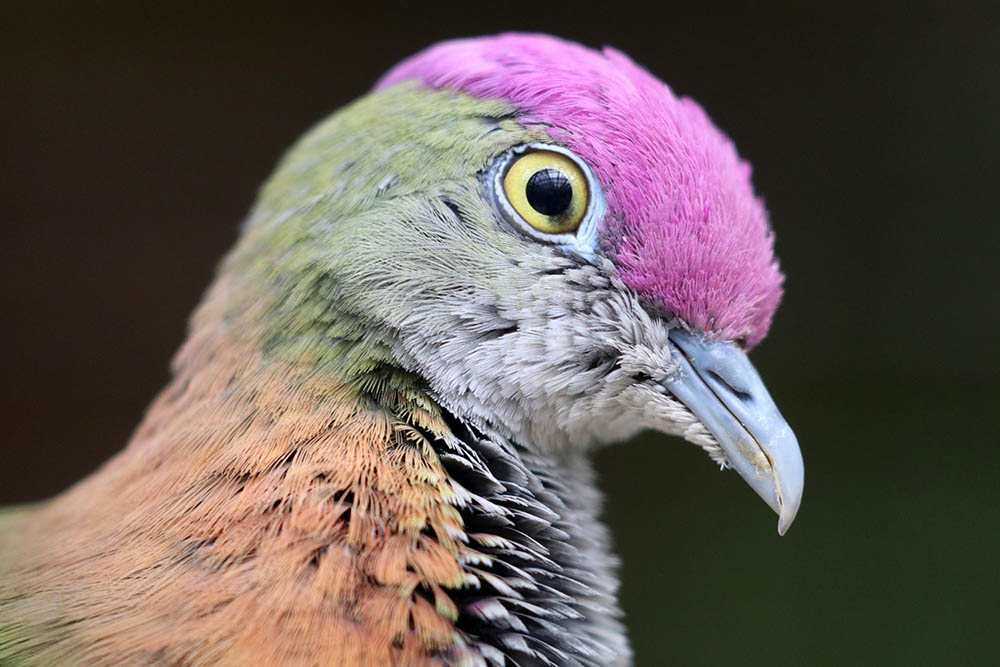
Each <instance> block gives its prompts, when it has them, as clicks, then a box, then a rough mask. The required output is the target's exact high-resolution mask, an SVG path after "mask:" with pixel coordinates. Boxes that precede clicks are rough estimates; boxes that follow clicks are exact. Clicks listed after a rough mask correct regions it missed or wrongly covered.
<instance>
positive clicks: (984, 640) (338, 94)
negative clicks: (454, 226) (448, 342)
mask: <svg viewBox="0 0 1000 667" xmlns="http://www.w3.org/2000/svg"><path fill="white" fill-rule="evenodd" d="M164 4H166V3H164ZM169 4H170V6H171V7H172V9H166V10H165V9H161V8H157V9H154V8H153V7H155V5H152V4H151V5H149V6H148V7H145V8H143V7H142V6H140V5H131V4H130V5H125V4H124V3H123V4H121V5H118V4H110V3H84V2H78V3H75V4H71V5H66V6H64V7H63V6H59V5H49V6H48V7H47V8H45V9H27V8H26V6H21V5H14V4H12V3H5V5H4V7H3V12H2V15H0V127H2V132H3V134H2V144H0V151H2V153H0V156H2V161H0V202H2V206H3V209H2V210H3V213H2V218H0V225H2V229H0V279H2V290H0V300H2V303H0V306H2V311H0V312H2V316H0V319H2V326H0V376H2V378H3V385H2V386H3V391H2V401H0V418H2V420H3V426H4V435H3V449H2V451H3V464H2V470H0V496H2V497H0V500H2V501H21V500H28V499H37V498H43V497H45V496H48V495H51V494H53V493H55V492H57V491H58V490H59V489H62V488H64V487H65V486H66V485H67V484H69V483H70V482H72V481H73V480H75V479H77V478H79V477H80V476H81V475H83V474H85V473H86V472H87V471H89V470H91V469H93V468H94V467H95V466H96V465H98V463H99V462H100V461H102V460H104V459H105V458H106V457H108V456H109V455H111V454H112V453H113V452H114V451H116V450H117V449H119V448H120V447H121V446H122V445H123V444H124V442H125V441H126V439H127V437H128V435H129V432H130V431H131V429H132V428H133V427H134V426H135V424H136V423H137V421H138V419H139V418H140V415H141V413H142V410H143V408H144V407H145V405H146V404H147V402H148V401H149V400H150V399H151V398H152V396H153V395H154V394H155V392H156V391H157V389H158V388H159V387H160V386H161V385H162V384H163V382H164V380H165V379H166V373H167V360H168V359H169V357H170V355H171V354H172V352H173V350H174V349H175V348H176V347H177V345H178V344H179V343H180V341H181V340H182V338H183V335H184V323H185V319H186V317H187V315H188V313H189V312H190V311H191V309H192V308H193V307H194V305H195V303H196V302H197V300H198V298H199V295H200V293H201V291H202V290H203V289H204V287H205V285H206V284H207V283H208V281H209V279H210V276H211V272H212V267H213V265H214V263H215V261H216V260H217V258H218V257H219V256H220V255H221V254H222V253H223V252H224V251H225V249H226V248H227V247H228V246H229V245H230V244H231V243H232V241H233V240H234V238H235V234H236V226H237V223H238V222H239V220H240V218H241V217H242V215H243V214H244V212H245V211H246V210H247V209H248V207H249V205H250V202H251V200H252V198H253V196H254V191H255V189H256V187H257V185H258V184H259V183H260V182H262V181H263V180H264V179H265V178H266V176H267V174H268V172H269V171H270V169H271V167H272V166H273V164H274V162H275V160H276V159H277V157H278V156H279V154H280V152H281V151H282V150H283V149H284V148H285V147H286V146H287V145H288V144H289V143H290V142H291V141H292V140H293V139H294V138H295V137H296V136H297V135H298V134H299V133H300V132H301V131H303V130H304V129H305V128H306V127H307V126H309V125H310V124H311V123H313V122H315V121H316V120H318V119H319V118H321V117H322V116H324V115H325V114H327V113H328V112H330V111H331V110H333V109H335V108H337V107H339V106H340V105H342V104H343V103H345V102H347V101H348V100H350V99H352V98H354V97H356V96H358V95H361V94H363V93H364V92H365V91H366V89H367V88H368V87H369V86H370V85H371V83H372V82H373V81H374V79H375V78H376V77H377V76H378V74H379V73H381V72H382V71H384V70H385V69H386V68H387V67H389V66H390V65H392V64H393V63H394V62H396V61H397V60H399V59H400V58H402V57H404V56H406V55H407V54H409V53H411V52H413V51H415V50H416V49H418V48H420V47H422V46H424V45H426V44H428V43H430V42H433V41H435V40H438V39H442V38H446V37H455V36H465V35H472V34H481V33H489V32H496V31H498V30H501V29H509V28H518V29H537V30H545V31H548V32H555V33H559V34H562V35H564V36H567V37H571V38H575V39H578V40H581V41H583V42H585V43H588V44H591V45H600V44H604V43H610V44H613V45H615V46H617V47H619V48H621V49H623V50H625V51H627V52H628V53H630V54H631V55H632V56H633V57H635V58H636V59H637V60H638V61H639V62H641V63H643V64H645V65H646V66H647V67H648V68H649V69H651V70H652V71H653V72H654V73H656V74H657V75H659V76H661V77H662V78H663V79H665V80H666V81H667V82H669V83H670V84H671V85H672V86H673V87H674V88H675V90H677V91H678V92H680V93H683V94H686V95H691V96H693V97H695V98H696V99H698V100H699V101H701V102H702V104H704V105H705V106H706V108H707V109H708V111H709V113H710V114H711V115H712V116H713V118H714V119H715V120H716V122H717V123H718V124H719V125H720V126H722V127H723V128H724V129H725V130H726V131H728V132H729V133H730V134H731V136H732V137H733V138H734V139H735V140H736V142H737V144H738V146H739V147H740V150H741V152H742V153H743V155H745V156H746V157H748V158H749V159H750V160H751V161H752V162H753V163H754V165H755V177H754V178H755V181H756V184H757V186H758V188H759V190H760V192H761V193H763V195H764V196H765V198H766V200H767V204H768V206H769V208H770V210H771V213H772V218H773V222H774V225H775V228H776V229H777V233H778V251H779V253H780V255H781V257H782V260H783V265H784V268H785V271H786V273H787V275H788V282H787V295H786V298H785V301H784V304H783V306H782V309H781V310H780V311H779V314H778V317H777V320H776V322H775V325H774V328H773V330H772V334H771V336H770V337H769V339H768V340H767V341H766V342H765V343H764V344H763V345H761V347H760V348H759V349H758V350H756V351H755V352H754V354H753V358H754V360H755V362H756V364H757V365H758V368H759V369H760V370H761V373H762V375H763V376H764V378H765V380H766V381H767V383H768V385H769V387H770V389H771V391H772V393H773V395H774V396H775V398H776V400H777V402H778V404H779V406H780V407H781V408H782V411H783V412H784V414H785V416H786V417H787V419H788V421H789V422H790V423H791V424H792V426H793V427H794V428H795V430H796V431H797V433H798V436H799V441H800V443H801V446H802V449H803V452H804V455H805V461H806V492H805V498H804V501H803V505H802V510H801V512H800V514H799V517H798V520H797V521H796V523H795V525H794V526H793V528H792V530H791V531H790V533H789V534H788V535H787V536H785V537H784V538H779V537H778V536H777V534H776V533H775V525H776V518H775V517H774V516H773V515H771V514H770V510H768V509H767V507H766V506H765V505H764V504H763V503H762V502H761V501H760V500H758V499H757V498H756V497H755V496H754V495H753V493H752V492H751V491H750V489H749V488H748V487H746V485H745V484H744V483H743V482H742V481H741V480H740V479H739V478H738V476H736V475H735V474H734V473H732V472H726V473H719V472H717V471H716V469H715V468H714V467H713V466H712V465H711V463H710V462H709V461H708V460H707V458H706V457H705V456H704V455H703V454H702V453H701V452H700V450H698V449H697V448H695V447H693V446H691V445H688V444H686V443H682V442H681V441H678V440H669V439H666V438H660V437H645V438H641V439H640V440H639V441H638V442H634V443H630V444H628V445H621V446H617V447H614V448H611V449H608V450H606V451H604V452H602V453H601V454H600V455H599V457H598V465H599V467H600V470H601V476H602V484H603V486H604V488H605V489H606V491H607V495H608V503H607V518H608V521H609V522H610V524H611V525H612V527H613V530H614V534H615V538H616V541H617V544H618V548H619V550H620V552H621V554H622V556H623V559H624V562H625V565H624V568H623V571H622V579H623V586H622V599H623V602H624V605H625V609H626V611H627V614H628V624H629V627H630V629H631V633H632V638H633V641H634V644H635V649H636V655H637V662H638V664H639V665H662V664H668V663H669V664H679V665H735V664H739V665H768V666H770V667H774V666H776V665H855V664H870V665H965V664H968V665H985V664H994V663H995V662H996V661H997V657H996V651H995V646H996V639H995V633H996V632H997V625H998V623H997V621H998V620H1000V600H998V591H1000V585H998V581H1000V577H998V574H997V556H998V552H1000V548H998V547H1000V539H998V534H997V532H998V527H1000V502H998V501H1000V493H998V490H997V489H998V481H997V477H998V475H997V473H998V468H1000V465H998V461H1000V457H998V454H997V448H998V447H997V445H998V441H997V440H998V439H997V435H996V432H995V427H996V425H997V422H998V420H997V416H996V415H997V408H996V405H997V400H998V399H1000V391H998V388H997V380H998V370H1000V368H998V364H997V355H996V345H997V336H998V334H997V325H998V315H997V313H998V308H997V303H996V301H997V300H996V292H997V288H998V286H1000V285H998V282H1000V281H998V280H997V273H998V272H997V253H998V250H1000V232H998V228H1000V216H998V206H997V187H996V181H997V178H998V173H1000V170H998V159H997V155H998V152H1000V122H998V118H1000V83H998V79H1000V45H998V42H1000V14H998V11H997V10H995V9H992V8H989V9H978V10H976V9H968V10H966V9H961V10H960V9H955V8H950V9H949V8H946V7H947V5H946V4H945V3H941V5H940V7H938V6H936V5H930V4H923V5H916V4H913V3H899V4H898V5H888V4H878V3H875V4H871V3H864V4H858V5H853V6H852V5H845V4H837V5H832V6H830V7H827V8H814V9H808V10H807V9H802V8H801V7H799V4H798V3H792V2H787V3H777V4H772V5H768V6H767V7H756V8H754V7H751V6H742V5H741V6H736V5H718V4H713V5H711V6H706V7H704V8H703V9H692V8H691V7H690V6H689V5H687V4H685V5H670V4H665V5H660V6H659V8H658V9H656V10H655V11H654V10H651V9H649V8H642V7H641V6H639V5H629V4H627V3H622V2H612V3H603V4H585V3H572V2H564V3H555V2H552V1H551V0H547V1H545V2H535V3H517V5H516V6H512V5H510V4H508V3H484V2H481V1H480V2H477V3H466V4H465V5H455V6H451V7H447V8H446V7H443V6H440V5H426V4H424V5H421V4H412V5H409V6H408V8H407V6H406V5H398V6H397V5H387V4H384V3H356V4H350V5H349V4H343V3H342V4H339V5H338V4H337V3H334V2H330V3H327V4H324V5H313V6H311V7H310V8H308V9H293V8H290V7H285V8H282V9H281V10H280V11H267V10H266V9H264V8H263V7H262V6H260V5H258V4H257V3H253V2H244V3H240V4H239V5H234V6H232V7H231V8H230V9H227V10H222V9H219V8H217V7H216V8H206V7H205V6H197V7H195V6H194V4H193V3H180V4H178V3H176V2H174V3H169ZM126 7H129V8H126ZM984 7H996V3H991V4H990V5H985V4H984Z"/></svg>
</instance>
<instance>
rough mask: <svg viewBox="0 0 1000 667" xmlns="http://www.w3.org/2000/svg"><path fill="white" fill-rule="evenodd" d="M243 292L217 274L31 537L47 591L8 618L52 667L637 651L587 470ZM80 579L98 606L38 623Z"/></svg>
mask: <svg viewBox="0 0 1000 667" xmlns="http://www.w3.org/2000/svg"><path fill="white" fill-rule="evenodd" d="M233 290H234V286H233V285H232V284H229V283H227V278H226V277H225V276H223V277H222V278H220V280H219V281H217V283H216V285H215V286H214V287H213V289H212V291H211V292H210V293H209V295H208V296H207V298H206V301H205V303H204V304H203V306H202V307H201V308H200V309H199V311H198V312H197V313H196V316H195V318H194V320H193V323H192V333H191V335H190V337H189V339H188V341H187V342H186V344H185V345H184V347H183V348H182V350H181V351H180V353H179V354H178V357H177V358H176V360H175V364H174V369H175V377H174V379H173V381H172V382H171V383H170V385H169V386H168V387H167V388H166V389H165V390H164V392H163V393H162V394H161V396H160V397H159V398H158V399H157V400H156V401H155V402H154V404H153V405H152V406H151V408H150V410H149V412H148V413H147V415H146V417H145V419H144V421H143V423H142V424H141V426H140V427H139V429H138V430H137V432H136V434H135V436H134V437H133V439H132V441H131V442H130V444H129V446H128V447H127V448H126V449H125V450H124V451H123V452H122V453H120V454H119V455H118V456H117V457H115V458H114V459H113V460H112V461H110V462H109V463H108V464H107V465H105V466H104V468H102V469H101V470H100V471H98V472H97V473H96V474H95V475H93V476H92V477H91V478H89V479H88V480H85V481H84V482H82V483H81V484H80V485H78V486H77V487H75V488H74V489H72V490H70V491H69V492H67V493H66V494H64V495H63V496H61V497H60V498H57V499H56V500H55V501H53V502H52V503H50V504H49V505H47V506H46V507H45V508H43V509H42V510H41V511H40V512H38V513H37V515H36V516H35V517H34V519H33V527H32V529H31V530H30V531H26V532H25V539H24V549H23V551H24V557H23V566H22V565H18V564H17V563H15V564H14V566H13V567H15V569H20V570H21V573H20V574H19V575H18V577H17V580H18V581H19V582H21V584H19V585H23V586H25V587H27V588H26V590H27V589H31V590H32V591H34V593H33V596H32V597H31V598H24V599H25V600H26V602H24V603H23V605H22V606H24V608H23V609H21V608H20V607H18V606H17V605H18V604H22V603H17V604H15V606H14V608H11V609H6V610H0V611H4V613H8V612H9V613H10V614H13V615H15V616H17V617H18V618H20V619H23V620H21V621H19V622H20V623H22V625H24V627H28V626H31V627H32V628H33V630H32V632H34V634H35V635H36V636H37V637H38V641H39V642H41V643H40V644H39V646H42V643H45V642H47V643H46V644H45V645H46V646H48V647H49V648H47V649H45V650H47V651H49V652H50V653H49V654H46V655H50V657H51V658H52V659H53V661H54V662H58V661H59V660H60V659H64V658H66V657H67V656H75V657H76V658H80V656H83V658H80V659H82V660H84V661H87V660H91V661H93V662H101V661H102V660H104V661H109V660H111V657H112V656H114V657H115V659H122V660H129V659H134V660H135V661H141V660H142V659H144V658H147V657H148V656H150V655H156V656H160V657H161V658H162V659H163V661H167V662H169V661H171V660H173V659H176V660H177V661H182V659H186V654H184V653H183V651H184V650H186V649H187V647H190V646H191V645H192V643H193V644H195V645H204V646H218V647H228V648H226V649H225V650H227V651H229V654H230V655H233V654H234V653H233V652H234V651H235V652H236V653H239V652H240V651H243V654H245V656H246V657H247V659H248V661H250V662H263V663H268V662H273V663H283V662H288V661H290V660H291V658H290V656H293V655H294V656H300V657H301V656H302V655H304V654H306V653H309V652H310V651H312V652H315V654H316V655H319V654H323V655H340V653H338V651H340V652H343V651H344V650H345V649H344V647H351V646H357V647H363V649H364V651H365V652H366V654H367V657H368V659H370V660H372V661H373V664H374V663H378V664H388V663H400V664H413V665H424V664H431V663H432V662H435V660H434V658H435V656H436V657H445V656H447V657H448V658H449V659H450V660H454V661H456V662H461V661H462V660H463V659H467V660H471V661H472V662H476V661H477V658H478V659H483V658H486V659H490V660H491V661H496V659H497V658H499V657H500V656H508V657H509V658H511V659H512V661H513V662H515V663H517V664H534V661H535V660H536V659H537V656H544V657H545V659H546V662H548V663H552V664H567V663H572V662H573V660H575V661H576V662H578V663H580V664H602V665H606V664H623V663H625V662H627V660H628V648H627V643H626V641H625V638H624V632H623V629H622V627H621V624H620V623H619V622H618V620H617V617H618V613H617V607H616V603H615V598H614V593H615V588H616V584H615V578H614V576H613V569H614V568H613V562H612V560H611V557H610V556H609V552H608V549H607V536H606V533H605V530H604V528H603V527H602V526H601V525H600V524H599V522H598V521H597V518H596V517H597V513H598V505H599V498H598V494H597V491H596V489H595V486H594V484H593V481H592V479H591V477H592V475H591V471H590V468H589V464H588V463H587V462H586V461H584V460H582V459H578V460H577V461H575V462H557V461H554V460H550V459H547V458H544V457H541V456H538V455H536V454H531V453H530V452H529V450H528V448H525V447H523V446H522V444H523V443H516V442H511V441H509V440H507V439H504V438H502V437H500V436H498V435H497V434H496V433H491V432H489V431H488V430H485V429H484V427H483V426H481V425H479V426H473V425H471V424H469V423H468V422H467V421H466V420H463V418H462V415H458V414H450V413H448V412H447V411H445V410H443V409H442V408H441V407H440V405H439V404H438V403H437V402H435V401H434V400H433V399H432V398H431V397H430V396H429V395H428V394H427V393H426V392H425V391H424V389H423V384H422V383H421V381H420V378H418V377H414V376H412V375H410V374H408V373H406V372H405V371H404V370H403V369H401V368H399V367H398V366H396V365H394V363H393V361H392V359H391V356H387V355H386V351H385V348H384V346H381V345H380V344H378V343H377V342H376V343H375V344H373V343H372V341H371V340H368V339H366V338H365V337H364V336H362V335H359V333H358V332H357V331H353V330H352V329H351V327H350V326H340V327H339V329H338V325H337V324H336V323H332V324H331V326H328V327H327V329H326V331H327V333H328V332H329V331H330V330H331V329H333V330H338V331H339V334H338V335H337V336H336V337H335V340H334V341H333V349H334V350H335V352H334V353H333V354H331V353H330V349H331V347H330V344H331V339H330V338H329V337H328V338H323V339H316V338H313V339H311V340H298V341H296V340H294V339H292V338H289V337H288V336H287V335H286V336H284V337H283V336H282V335H280V333H279V332H275V331H273V330H265V329H259V328H258V329H254V326H258V325H255V324H254V323H255V322H259V321H260V317H261V316H262V315H267V313H260V312H254V309H256V308H265V307H267V302H266V300H263V299H262V300H259V301H258V302H255V303H248V304H246V305H245V308H243V309H235V310H234V309H233V308H232V307H231V304H232V303H233V295H234V293H233ZM296 346H298V347H296ZM315 347H323V348H324V349H314V348H315ZM293 352H297V354H292V353H293ZM39 560H41V561H44V562H48V563H50V564H51V565H52V566H53V567H51V568H48V569H46V570H45V572H47V573H55V574H51V575H46V576H47V578H46V579H45V580H44V581H43V580H40V579H37V577H36V576H35V575H33V574H31V573H32V572H34V571H35V570H33V569H32V568H31V564H32V563H33V562H38V561H39ZM17 562H20V561H17ZM78 581H87V582H89V586H88V588H87V589H86V590H91V591H101V594H100V595H90V594H87V593H86V592H85V591H84V590H83V589H78V590H80V591H81V592H80V596H79V598H80V599H75V600H73V601H72V605H71V606H72V607H73V608H74V609H76V610H77V612H78V614H77V615H76V616H74V617H73V618H68V617H67V618H65V619H61V621H60V619H55V621H54V620H53V619H52V618H49V617H48V616H45V615H42V614H40V613H38V610H39V609H56V608H64V607H66V601H65V600H64V599H63V598H62V597H61V596H63V593H62V592H61V591H65V590H75V588H74V582H78ZM49 598H51V599H49ZM18 599H20V598H18ZM234 600H236V601H239V604H238V605H235V606H234V602H233V601H234ZM50 603H51V604H50ZM219 610H224V611H223V613H219ZM123 615H125V616H127V617H128V618H129V619H130V628H132V629H131V630H130V631H129V632H127V633H121V632H118V631H117V630H115V628H117V627H118V626H117V625H116V624H117V623H118V620H117V619H120V618H121V617H122V616H123ZM165 619H169V626H166V625H164V623H165ZM63 621H64V622H65V623H63ZM68 623H72V624H73V627H74V632H73V633H70V634H65V633H63V634H60V635H59V637H58V638H56V637H55V636H54V635H53V634H52V632H53V631H52V630H51V628H56V627H63V625H65V624H68ZM92 637H111V639H110V640H108V641H102V642H93V641H90V639H89V638H92ZM198 642H201V644H198ZM98 650H99V651H101V652H102V653H100V654H98V653H94V651H98ZM304 651H305V652H306V653H303V652H304ZM372 656H375V657H372ZM348 662H349V661H348ZM501 662H502V660H501ZM344 664H347V662H344Z"/></svg>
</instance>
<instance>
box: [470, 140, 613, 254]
mask: <svg viewBox="0 0 1000 667" xmlns="http://www.w3.org/2000/svg"><path fill="white" fill-rule="evenodd" d="M488 185H489V189H490V191H491V193H492V196H493V199H494V201H495V202H496V204H497V207H498V208H499V209H500V211H501V212H502V213H503V215H504V217H505V218H507V220H508V221H509V222H511V223H512V224H513V225H515V226H516V227H517V228H518V229H519V230H520V231H521V232H523V233H525V234H526V235H528V236H530V237H531V238H533V239H535V240H537V241H542V242H544V243H551V244H557V245H566V246H573V247H575V249H577V250H578V251H581V252H583V253H584V254H590V252H591V251H592V250H593V244H594V241H595V239H596V236H597V220H598V219H599V218H600V216H601V215H603V212H604V198H603V196H602V195H601V189H600V187H599V185H598V183H597V179H596V178H595V177H594V174H593V172H592V171H591V170H590V168H589V167H588V166H587V165H586V163H584V162H583V160H581V159H580V158H579V157H577V156H576V155H575V154H574V153H573V152H572V151H570V150H568V149H566V148H563V147H562V146H555V145H552V144H543V143H532V144H525V145H522V146H515V147H514V148H512V149H510V150H509V151H507V152H506V153H504V154H503V155H501V156H500V158H499V159H498V160H497V161H496V163H495V164H494V165H493V167H492V168H491V169H490V171H489V178H488Z"/></svg>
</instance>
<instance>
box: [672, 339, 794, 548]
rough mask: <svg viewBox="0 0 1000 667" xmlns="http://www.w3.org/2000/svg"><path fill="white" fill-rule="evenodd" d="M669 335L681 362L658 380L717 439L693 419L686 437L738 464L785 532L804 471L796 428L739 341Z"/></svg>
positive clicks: (720, 458) (732, 464) (718, 457)
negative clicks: (667, 374) (772, 395)
mask: <svg viewBox="0 0 1000 667" xmlns="http://www.w3.org/2000/svg"><path fill="white" fill-rule="evenodd" d="M670 342H671V347H672V350H671V352H672V356H674V357H675V358H676V360H677V365H676V370H675V372H674V373H672V374H671V375H670V376H669V377H668V378H666V379H665V380H664V381H663V382H662V383H661V384H662V386H663V387H664V388H665V389H666V390H667V391H668V392H669V393H670V394H671V395H672V396H673V397H675V398H676V399H677V400H678V401H680V402H681V403H682V404H683V405H684V406H686V408H687V409H688V410H690V412H691V414H693V415H694V417H696V418H697V420H698V421H699V422H700V424H702V425H704V428H705V429H707V430H708V432H709V433H710V434H711V436H712V439H713V440H714V443H713V442H712V441H711V440H708V439H706V438H705V437H704V433H703V432H701V431H700V430H699V429H697V428H694V427H692V428H690V429H689V432H688V433H685V434H684V435H685V437H687V438H688V439H689V440H692V441H694V442H697V443H698V444H700V445H702V446H703V447H704V448H705V449H706V450H707V451H708V452H709V454H711V455H713V458H715V459H716V460H717V461H720V462H721V463H724V464H725V465H728V466H730V467H732V468H733V469H735V470H736V472H738V473H739V474H740V476H741V477H743V479H744V480H746V482H747V483H748V484H749V485H750V487H751V488H752V489H753V490H754V491H756V492H757V494H758V495H759V496H760V497H761V498H763V499H764V502H766V503H767V504H768V505H769V506H770V507H771V509H773V510H774V511H775V512H776V513H777V514H778V517H779V519H778V532H779V533H780V534H782V535H783V534H784V533H785V531H787V530H788V527H789V526H790V525H791V523H792V520H793V519H794V518H795V514H796V512H798V509H799V503H800V501H801V500H802V488H803V483H804V475H805V472H804V467H803V463H802V454H801V452H800V451H799V446H798V441H797V440H796V438H795V434H794V433H793V432H792V429H791V428H790V427H789V426H788V423H787V422H785V420H784V418H783V417H782V416H781V413H780V412H778V408H777V406H775V404H774V401H773V400H772V399H771V396H770V394H768V391H767V389H766V388H765V387H764V383H763V382H762V381H761V379H760V376H759V375H758V374H757V371H756V369H754V367H753V364H751V363H750V360H749V359H748V358H747V355H746V353H744V352H743V350H741V349H740V348H739V347H737V346H736V345H734V344H733V343H729V342H725V341H713V340H710V339H707V338H705V337H702V336H699V335H697V334H692V333H689V332H686V331H683V330H681V329H674V330H672V331H671V333H670ZM716 444H717V449H715V448H714V445H716Z"/></svg>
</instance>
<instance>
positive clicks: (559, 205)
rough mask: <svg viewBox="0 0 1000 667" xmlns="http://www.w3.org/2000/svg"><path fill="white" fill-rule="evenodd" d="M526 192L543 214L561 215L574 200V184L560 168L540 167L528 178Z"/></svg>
mask: <svg viewBox="0 0 1000 667" xmlns="http://www.w3.org/2000/svg"><path fill="white" fill-rule="evenodd" d="M524 194H525V195H526V196H527V198H528V203H529V204H531V208H533V209H535V210H536V211H538V212H539V213H541V214H542V215H560V214H562V213H565V212H566V209H568V208H569V205H570V202H572V201H573V186H572V184H570V182H569V179H568V178H566V174H564V173H562V172H561V171H559V170H558V169H551V168H550V169H540V170H538V171H536V172H535V173H534V174H532V176H531V178H529V179H528V185H527V187H526V188H525V192H524Z"/></svg>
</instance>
